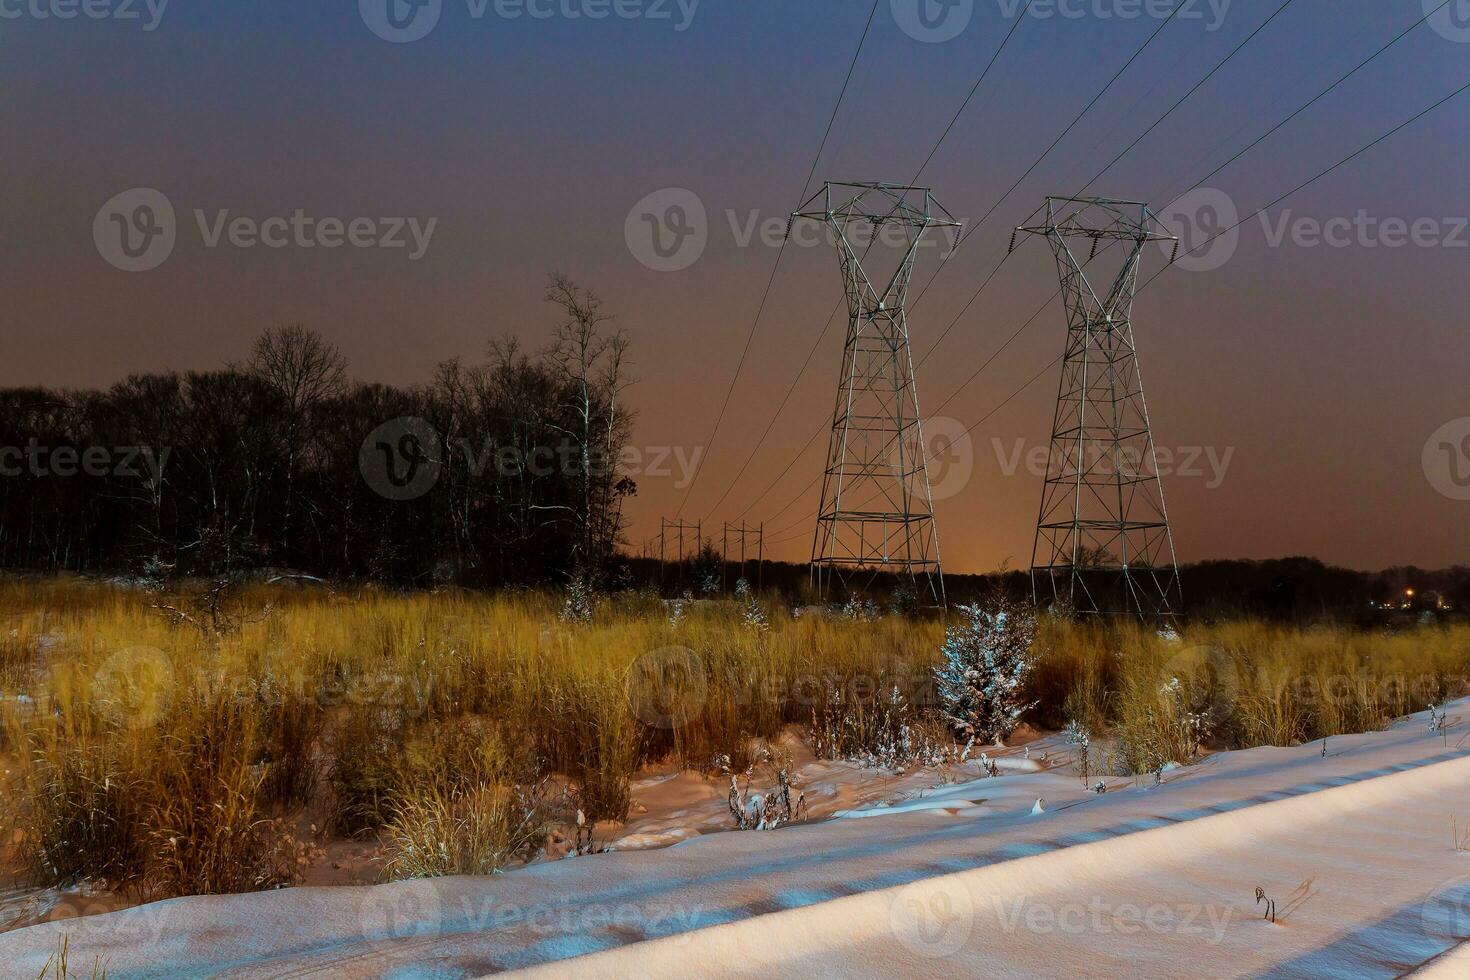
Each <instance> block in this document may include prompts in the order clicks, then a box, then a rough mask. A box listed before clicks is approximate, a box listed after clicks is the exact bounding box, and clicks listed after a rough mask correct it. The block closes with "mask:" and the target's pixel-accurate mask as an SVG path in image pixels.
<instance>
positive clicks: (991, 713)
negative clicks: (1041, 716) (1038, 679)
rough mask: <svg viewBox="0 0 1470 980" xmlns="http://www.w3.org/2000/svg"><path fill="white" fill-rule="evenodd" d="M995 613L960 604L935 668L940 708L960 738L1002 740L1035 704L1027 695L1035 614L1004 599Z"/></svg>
mask: <svg viewBox="0 0 1470 980" xmlns="http://www.w3.org/2000/svg"><path fill="white" fill-rule="evenodd" d="M996 606H997V608H996V611H994V612H989V611H987V610H985V609H983V608H981V607H980V606H978V605H969V606H960V607H959V609H958V612H959V616H960V622H959V623H957V624H955V625H952V626H950V627H948V628H947V629H946V630H945V637H944V649H943V651H942V653H943V655H944V662H943V663H942V664H941V665H940V666H938V667H936V668H935V670H934V675H935V681H936V684H937V687H938V694H939V705H940V710H941V711H942V712H943V715H944V718H945V720H946V721H947V722H948V723H949V725H950V727H951V728H952V729H953V730H954V732H955V734H956V735H958V736H959V737H961V738H971V737H977V738H981V739H985V740H987V741H994V742H997V743H998V742H1000V740H1002V739H1004V738H1005V737H1006V736H1007V735H1009V734H1010V733H1011V732H1013V731H1015V729H1016V725H1017V724H1019V722H1020V718H1021V715H1022V714H1023V713H1025V712H1026V711H1028V710H1029V709H1031V708H1033V707H1035V702H1031V703H1027V702H1026V701H1024V700H1022V690H1023V688H1024V686H1025V682H1026V678H1027V677H1028V676H1029V675H1030V673H1031V670H1032V668H1033V667H1034V665H1035V658H1034V655H1033V653H1032V649H1031V648H1032V645H1033V643H1034V642H1035V640H1036V617H1035V615H1034V614H1033V613H1032V612H1031V611H1030V610H1029V609H1025V608H1022V607H1019V606H1015V605H1012V604H1009V603H1006V602H1004V601H1001V602H998V603H997V604H996Z"/></svg>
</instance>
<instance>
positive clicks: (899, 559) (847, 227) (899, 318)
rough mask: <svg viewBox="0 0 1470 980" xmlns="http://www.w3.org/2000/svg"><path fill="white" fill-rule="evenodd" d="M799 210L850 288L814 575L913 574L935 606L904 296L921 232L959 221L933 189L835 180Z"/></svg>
mask: <svg viewBox="0 0 1470 980" xmlns="http://www.w3.org/2000/svg"><path fill="white" fill-rule="evenodd" d="M798 219H801V220H808V221H816V222H821V223H822V224H824V225H825V226H826V227H827V228H828V229H829V231H830V233H831V238H832V239H833V243H834V244H835V245H836V247H837V254H838V258H839V260H840V262H841V267H842V279H843V286H844V289H845V292H846V295H847V342H846V343H845V344H844V345H843V349H842V375H841V377H840V379H839V381H838V386H837V403H836V407H835V408H834V409H833V413H832V436H831V440H830V442H829V444H828V450H827V468H826V471H825V473H824V474H823V477H822V501H821V506H820V509H819V510H818V511H817V527H816V534H815V537H814V539H813V542H812V576H813V580H814V582H815V584H816V586H817V590H818V593H819V594H820V595H822V596H823V597H826V596H827V595H828V593H829V591H830V590H831V587H832V585H833V583H834V582H836V583H838V584H840V585H844V586H851V585H852V584H854V581H855V579H857V578H859V577H866V580H867V584H871V582H872V581H873V579H874V578H875V577H876V576H877V575H878V574H880V573H883V572H890V573H895V574H898V575H900V576H904V577H907V578H909V579H910V580H912V581H913V583H914V585H915V589H914V591H915V594H916V595H919V594H921V593H920V591H919V587H918V582H917V579H918V578H920V577H922V578H923V579H924V585H925V587H926V590H927V592H928V594H929V595H930V597H931V598H932V599H933V601H934V602H935V604H937V605H943V604H944V600H945V597H944V578H943V575H942V574H941V572H940V568H939V536H938V532H937V531H936V529H935V524H934V500H933V495H932V493H931V492H930V488H929V469H928V460H927V457H926V453H925V449H924V431H923V424H922V421H921V419H920V416H919V393H918V388H917V387H916V385H915V384H914V362H913V357H912V356H911V355H910V353H909V330H908V317H907V315H906V313H905V306H906V304H907V301H908V290H909V282H910V280H911V279H912V277H913V271H914V261H915V259H916V258H917V256H918V250H919V245H920V242H921V241H922V240H923V238H924V234H925V232H927V231H929V230H930V229H931V228H957V227H959V222H957V221H955V220H953V218H952V216H951V215H950V214H949V212H948V211H945V210H944V208H942V207H941V206H939V204H938V203H937V202H935V201H934V198H933V195H931V194H930V192H929V189H928V188H924V187H905V186H901V185H894V184H880V183H858V184H848V183H833V182H828V183H827V184H826V185H825V186H824V187H823V188H822V190H820V191H818V192H817V193H816V194H815V195H814V196H813V197H812V198H811V200H809V201H807V202H806V204H804V205H802V208H801V210H798V211H797V212H795V213H794V214H793V215H792V220H793V222H794V221H796V220H798ZM880 245H881V246H882V247H883V249H884V250H886V251H880V249H879V248H878V247H877V246H880ZM859 250H861V254H860V251H859ZM894 251H896V252H898V253H899V257H898V261H897V263H896V267H894V268H893V270H892V272H891V274H886V275H885V274H880V273H879V271H878V270H879V266H880V265H881V266H884V267H887V266H890V265H892V264H893V263H892V253H893V252H894ZM885 258H886V259H887V261H882V260H884V259H885ZM865 262H866V263H868V264H867V265H865V264H864V263H865Z"/></svg>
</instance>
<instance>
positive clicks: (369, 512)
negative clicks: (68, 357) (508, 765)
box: [0, 276, 636, 586]
mask: <svg viewBox="0 0 1470 980" xmlns="http://www.w3.org/2000/svg"><path fill="white" fill-rule="evenodd" d="M547 299H548V301H549V302H550V303H551V304H552V306H553V307H554V308H555V309H556V311H557V313H558V316H559V322H558V323H557V325H556V327H555V331H554V335H553V337H552V339H551V342H550V344H549V345H548V346H547V347H546V348H545V349H544V350H540V351H536V352H525V351H522V350H521V349H519V347H518V346H517V345H516V344H515V343H514V342H512V341H497V342H494V343H492V344H491V345H490V347H489V351H488V354H487V357H486V359H485V360H484V361H483V362H482V363H478V364H474V365H469V364H465V363H462V362H460V361H458V360H455V361H449V362H446V363H444V364H441V365H440V366H439V368H438V369H437V370H436V372H435V375H434V378H433V380H432V381H430V382H429V383H428V384H426V385H422V386H419V387H414V388H396V387H390V386H388V385H381V384H367V383H359V382H350V381H349V380H348V379H347V366H346V363H345V361H344V359H343V357H342V355H341V354H340V353H339V352H338V351H337V350H336V349H335V348H334V347H332V346H331V345H330V344H328V343H327V342H326V341H324V340H323V339H322V338H321V337H320V336H318V335H316V334H314V333H312V332H311V331H309V330H306V329H304V328H303V327H300V326H288V327H282V328H277V329H273V330H270V331H268V332H266V333H265V334H263V335H262V336H261V337H260V338H259V339H258V340H257V341H256V343H255V344H254V347H253V351H252V354H251V356H250V357H249V358H248V359H247V360H246V361H245V362H243V363H240V364H231V365H227V366H225V367H222V368H220V369H219V370H215V371H189V372H183V373H180V372H174V371H169V372H163V373H158V374H145V375H134V376H131V377H128V378H126V379H124V380H122V381H120V382H118V383H117V384H115V385H113V386H112V387H111V388H108V389H107V390H105V391H52V390H47V389H40V388H21V389H8V390H0V447H5V449H4V452H5V455H3V456H0V468H3V470H4V476H3V477H0V565H3V566H4V567H7V568H11V569H31V570H49V571H62V570H70V571H75V572H106V573H132V574H139V575H147V576H151V577H159V578H164V577H182V576H213V575H220V574H227V573H235V572H239V571H242V570H248V569H259V568H262V567H276V568H286V569H292V570H298V571H300V572H304V573H308V574H311V575H316V576H321V577H325V578H337V579H355V578H365V579H374V580H379V581H383V582H388V583H395V584H403V585H412V584H431V583H436V582H438V583H444V582H459V583H464V584H468V585H481V586H494V585H505V584H512V583H535V582H543V581H549V580H552V579H556V578H559V577H564V576H566V575H567V574H569V573H572V572H574V571H576V570H580V569H597V568H601V567H603V566H605V565H606V563H607V562H608V559H609V557H610V556H611V555H612V554H613V552H614V550H615V549H616V547H617V545H618V542H619V540H620V535H621V531H622V527H623V518H622V501H623V499H624V498H626V497H627V496H628V495H630V494H632V493H634V492H636V486H635V485H634V484H633V482H632V481H631V480H627V479H621V478H619V477H618V475H617V474H616V472H615V470H616V466H615V464H616V460H617V458H618V454H619V453H620V451H621V450H622V448H623V446H624V444H625V443H626V440H627V436H628V432H629V428H630V424H631V419H630V417H629V416H628V415H627V414H626V412H625V410H624V409H623V407H622V404H621V400H620V395H621V394H622V392H623V389H624V388H625V387H626V386H627V384H628V380H627V377H626V371H625V360H626V352H627V340H626V337H625V335H624V334H623V333H622V332H621V331H619V330H616V329H613V328H612V326H611V324H610V323H609V320H610V319H611V318H610V317H609V316H608V315H607V314H606V313H605V312H604V311H603V308H602V304H601V302H600V301H599V300H598V298H597V297H596V295H594V294H592V293H589V292H587V291H585V290H583V289H581V288H580V287H578V286H577V285H576V284H575V283H572V282H571V281H569V280H567V279H565V278H564V277H561V276H553V277H552V279H551V281H550V285H549V287H548V290H547ZM417 420H422V422H419V421H417ZM424 423H426V424H427V427H428V428H427V429H426V428H425V425H424ZM429 470H432V472H433V474H435V477H434V478H433V479H432V480H431V481H429V480H422V482H420V483H419V484H418V485H417V486H415V485H414V483H413V480H412V479H410V478H412V477H418V476H419V474H422V473H426V472H428V471H429ZM421 479H422V478H421ZM400 483H401V484H404V485H405V486H403V487H399V486H398V485H397V484H400ZM426 484H429V485H427V486H426V487H425V485H426ZM421 487H424V489H423V490H422V492H419V488H421ZM385 489H386V490H387V492H388V493H389V494H397V493H398V491H399V490H400V489H402V490H404V491H405V492H406V493H408V494H410V496H408V497H406V498H402V499H390V496H385V494H384V492H383V491H384V490H385Z"/></svg>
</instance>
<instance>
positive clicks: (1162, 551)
mask: <svg viewBox="0 0 1470 980" xmlns="http://www.w3.org/2000/svg"><path fill="white" fill-rule="evenodd" d="M1016 231H1017V233H1018V234H1019V233H1021V232H1026V233H1030V234H1035V235H1042V236H1044V237H1045V238H1046V240H1047V243H1048V244H1049V245H1051V249H1052V253H1053V254H1054V255H1055V256H1056V260H1057V271H1058V273H1059V275H1060V276H1061V282H1062V297H1063V300H1064V302H1065V303H1066V307H1067V346H1066V350H1065V353H1064V355H1063V360H1062V378H1061V384H1060V386H1059V388H1058V392H1057V408H1056V416H1055V419H1054V421H1053V423H1052V436H1051V450H1050V454H1049V455H1048V458H1047V466H1046V484H1045V486H1044V488H1043V489H1042V494H1041V511H1040V515H1039V517H1038V518H1037V521H1036V544H1035V547H1034V548H1033V550H1032V553H1031V588H1032V593H1033V596H1034V597H1035V599H1036V601H1037V602H1038V604H1040V603H1047V604H1050V603H1054V602H1057V601H1061V602H1063V603H1065V604H1068V605H1070V606H1071V607H1072V608H1074V609H1075V610H1076V611H1078V612H1081V613H1113V614H1131V615H1137V616H1144V617H1160V616H1164V617H1168V616H1174V615H1176V614H1177V613H1178V612H1179V610H1180V589H1179V570H1178V566H1177V563H1176V560H1175V557H1174V537H1173V535H1172V534H1171V533H1170V530H1169V516H1168V512H1167V511H1166V510H1165V509H1164V489H1163V484H1162V483H1161V482H1160V480H1159V471H1158V462H1157V460H1156V458H1155V455H1154V444H1153V435H1152V434H1151V432H1150V430H1149V419H1148V406H1147V405H1146V404H1145V402H1144V397H1143V379H1142V378H1141V377H1140V375H1139V371H1138V350H1137V348H1136V347H1135V345H1134V342H1133V295H1134V290H1135V289H1136V287H1137V283H1138V266H1139V260H1140V257H1141V256H1142V254H1143V249H1144V246H1145V245H1147V244H1148V243H1149V242H1170V241H1172V242H1174V250H1175V253H1176V254H1177V253H1178V247H1179V246H1178V239H1177V238H1175V236H1173V235H1171V234H1169V232H1168V231H1167V230H1165V229H1164V227H1163V225H1161V224H1160V223H1159V221H1158V218H1157V217H1156V216H1155V215H1154V213H1153V212H1152V211H1150V210H1149V208H1148V205H1146V204H1141V203H1138V202H1134V201H1112V200H1106V199H1103V198H1062V197H1048V198H1047V199H1046V222H1045V223H1044V224H1040V225H1033V226H1027V227H1021V228H1018V229H1016ZM1100 242H1107V243H1108V246H1107V247H1108V248H1109V249H1112V248H1114V247H1115V246H1116V247H1117V248H1118V251H1119V252H1121V259H1122V261H1121V265H1119V266H1118V267H1117V271H1116V273H1115V274H1114V275H1113V276H1112V278H1111V281H1110V282H1107V288H1106V290H1104V291H1103V292H1101V293H1099V292H1098V291H1097V290H1096V289H1095V288H1094V287H1093V283H1092V282H1091V281H1090V280H1089V279H1088V278H1087V275H1086V273H1085V272H1084V271H1083V267H1084V265H1086V264H1087V263H1088V262H1091V261H1092V260H1093V259H1094V258H1096V257H1097V254H1098V244H1099V243H1100ZM1080 246H1086V248H1087V252H1086V254H1085V255H1082V254H1079V253H1080ZM1011 248H1012V249H1014V248H1015V238H1014V236H1013V237H1012V239H1011ZM1111 267H1112V263H1111V262H1109V268H1111ZM1094 275H1097V273H1096V272H1094ZM1098 281H1099V282H1106V281H1107V280H1105V279H1103V278H1099V279H1098Z"/></svg>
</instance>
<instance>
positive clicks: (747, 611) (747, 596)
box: [735, 578, 771, 633]
mask: <svg viewBox="0 0 1470 980" xmlns="http://www.w3.org/2000/svg"><path fill="white" fill-rule="evenodd" d="M735 598H736V599H738V600H740V603H741V607H740V618H741V620H742V621H744V623H745V628H746V629H750V630H754V631H755V632H757V633H764V632H765V631H766V630H768V629H770V627H771V623H770V620H768V619H767V618H766V610H765V609H764V608H763V607H762V606H761V601H760V600H759V599H757V598H756V595H755V590H753V589H752V588H751V587H750V583H749V582H748V581H746V580H745V579H743V578H742V579H740V580H739V581H737V582H736V583H735Z"/></svg>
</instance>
